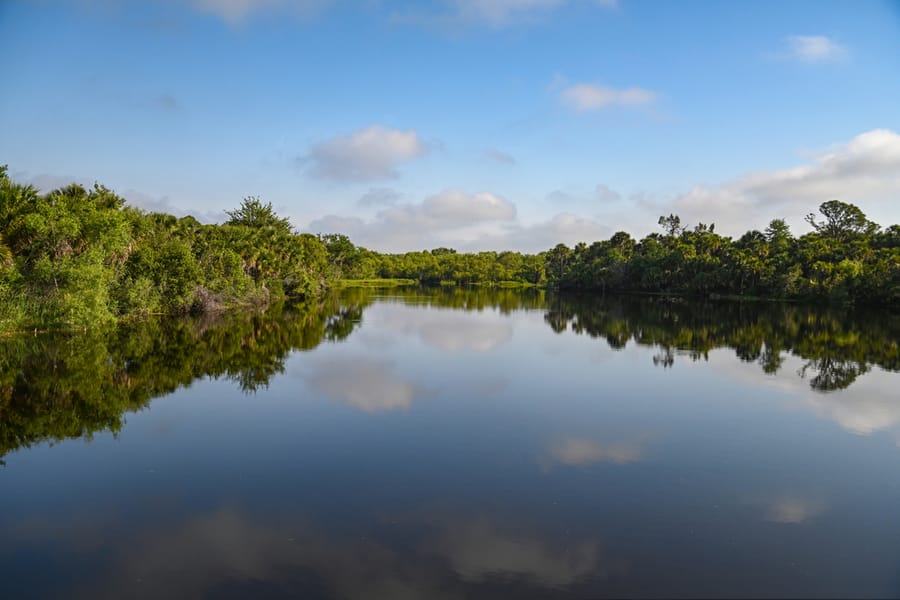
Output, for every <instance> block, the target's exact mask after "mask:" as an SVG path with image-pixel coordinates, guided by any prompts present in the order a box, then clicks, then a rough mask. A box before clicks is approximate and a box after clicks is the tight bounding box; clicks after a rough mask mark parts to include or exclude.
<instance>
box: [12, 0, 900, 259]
mask: <svg viewBox="0 0 900 600" xmlns="http://www.w3.org/2000/svg"><path fill="white" fill-rule="evenodd" d="M0 53H2V56H4V57H5V58H6V60H5V61H4V65H3V83H2V84H0V87H2V93H0V132H2V133H0V164H3V163H5V164H8V165H9V172H10V174H11V175H12V177H13V178H14V179H15V180H16V181H18V182H20V183H29V184H32V185H34V186H35V187H37V188H39V189H41V190H42V191H50V190H52V189H55V188H57V187H60V186H62V185H65V184H68V183H70V182H73V181H75V182H80V183H83V184H85V185H93V183H94V182H99V183H101V184H103V185H106V186H107V187H109V188H110V189H112V190H114V191H115V192H117V193H118V194H120V195H121V196H123V197H124V198H126V199H127V200H128V202H129V203H130V204H132V205H135V206H138V207H141V208H143V209H146V210H153V211H164V212H169V213H172V214H176V215H179V216H181V215H187V214H190V215H193V216H195V217H197V218H198V219H200V220H201V221H203V222H222V221H224V220H226V219H227V215H226V214H225V211H227V210H233V209H235V208H237V207H238V206H239V205H240V203H241V201H242V199H244V198H245V197H248V196H255V197H258V198H260V199H261V200H262V201H264V202H271V203H272V205H273V206H274V208H275V210H276V212H278V214H280V215H282V216H287V217H289V218H290V220H291V222H292V223H293V225H294V226H295V228H296V229H297V230H298V231H303V232H312V233H344V234H347V235H349V236H350V237H351V239H352V240H353V241H354V242H355V243H356V244H358V245H362V246H365V247H368V248H371V249H374V250H379V251H390V252H399V251H411V250H421V249H428V248H434V247H438V246H452V247H455V248H458V249H460V250H479V251H480V250H502V249H511V250H520V251H526V252H534V251H540V250H546V249H548V248H550V247H552V246H554V245H556V244H557V243H566V244H569V245H573V244H575V243H577V242H580V241H584V242H587V243H591V242H593V241H595V240H598V239H607V238H608V237H609V236H610V235H612V234H613V233H615V232H616V231H620V230H623V231H627V232H629V233H631V234H632V235H633V236H635V237H638V238H639V237H642V236H644V235H646V234H647V233H650V232H653V231H661V230H660V228H659V226H658V225H657V220H658V218H659V216H660V215H668V214H677V215H679V216H680V217H681V220H682V223H685V224H687V225H688V226H693V225H695V224H697V223H700V222H703V223H706V224H709V223H714V224H715V226H716V231H717V232H719V233H722V234H724V235H729V236H733V237H735V238H736V237H739V236H740V235H741V234H743V233H744V232H746V231H747V230H750V229H760V230H762V229H764V228H765V227H766V225H767V224H768V223H769V222H770V221H771V220H772V219H775V218H785V219H786V220H787V222H788V224H789V225H790V226H791V228H792V231H793V232H794V234H795V235H801V234H803V233H806V232H807V231H809V230H810V227H809V225H808V224H806V223H805V222H804V220H803V217H804V216H805V215H806V214H808V213H810V212H815V211H816V209H817V208H818V206H819V205H820V204H821V203H822V202H825V201H827V200H832V199H838V200H841V201H844V202H849V203H852V204H855V205H857V206H859V207H860V208H861V209H862V210H863V211H864V212H865V213H866V214H867V216H868V217H869V218H870V219H872V220H874V221H876V222H877V223H880V224H881V225H889V224H893V223H900V2H898V1H896V0H894V1H891V2H877V1H853V2H826V1H815V2H803V1H799V0H798V1H793V2H780V1H779V2H768V1H766V0H759V1H753V2H749V1H747V2H693V1H690V0H684V1H679V2H662V1H651V2H643V1H640V0H434V1H431V2H427V1H419V2H403V1H396V2H391V1H388V0H384V1H378V0H357V1H351V0H255V1H254V0H144V1H140V2H138V1H128V0H58V1H54V0H32V1H21V0H0Z"/></svg>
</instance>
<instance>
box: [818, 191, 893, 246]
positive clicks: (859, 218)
mask: <svg viewBox="0 0 900 600" xmlns="http://www.w3.org/2000/svg"><path fill="white" fill-rule="evenodd" d="M819 212H820V213H822V216H823V217H825V220H824V221H822V222H819V221H817V220H816V215H815V214H813V213H810V214H808V215H807V216H806V221H807V223H809V224H810V225H812V226H813V228H814V229H815V230H816V232H818V233H820V234H821V235H824V236H825V237H828V238H832V239H834V240H838V241H841V242H844V241H847V240H849V239H850V238H851V237H853V236H856V235H862V234H867V235H871V234H873V233H875V232H876V231H878V225H877V224H875V223H873V222H872V221H869V220H868V219H867V218H866V215H865V213H864V212H863V211H862V210H860V209H859V207H857V206H854V205H853V204H847V203H845V202H841V201H839V200H829V201H828V202H823V203H822V204H821V205H819Z"/></svg>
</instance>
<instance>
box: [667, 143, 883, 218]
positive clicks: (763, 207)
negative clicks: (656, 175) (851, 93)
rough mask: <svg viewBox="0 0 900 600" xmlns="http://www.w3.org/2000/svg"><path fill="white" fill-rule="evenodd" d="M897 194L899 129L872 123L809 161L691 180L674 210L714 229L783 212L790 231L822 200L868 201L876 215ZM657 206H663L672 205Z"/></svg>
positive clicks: (869, 211)
mask: <svg viewBox="0 0 900 600" xmlns="http://www.w3.org/2000/svg"><path fill="white" fill-rule="evenodd" d="M898 196H900V135H898V134H897V133H895V132H894V131H890V130H887V129H876V130H873V131H868V132H866V133H863V134H861V135H859V136H857V137H855V138H854V139H852V140H851V141H850V142H847V143H844V144H838V145H836V146H834V147H832V148H830V149H827V150H825V151H822V152H820V153H819V154H818V155H817V156H816V157H815V158H814V160H813V161H812V162H811V163H809V164H805V165H801V166H797V167H793V168H789V169H783V170H778V171H760V172H757V173H750V174H747V175H744V176H742V177H738V178H736V179H734V180H732V181H730V182H727V183H725V184H722V185H719V186H696V187H694V188H692V189H691V190H689V191H688V192H686V193H684V194H682V195H681V196H679V197H677V198H676V200H675V202H674V209H675V210H674V212H677V213H678V214H679V215H680V216H681V217H682V221H683V222H686V223H696V222H698V221H703V222H705V223H709V222H711V221H712V222H714V223H716V228H717V229H716V230H717V231H720V232H722V233H727V234H732V235H741V234H743V233H744V232H745V231H746V230H747V229H748V228H749V227H756V228H759V229H761V228H763V227H765V225H766V223H768V222H769V221H770V220H771V219H773V218H778V217H784V218H786V219H787V220H788V222H789V224H791V225H792V226H794V227H795V229H794V231H795V233H796V232H797V231H799V228H801V227H803V225H802V223H803V216H804V215H806V214H807V213H809V212H813V211H814V210H815V209H816V208H817V207H818V206H819V204H821V203H822V202H825V201H826V200H831V199H835V198H836V199H840V200H842V201H844V202H850V203H854V204H859V203H861V202H868V203H869V204H868V205H866V206H861V207H860V208H862V209H863V210H864V211H865V212H866V213H867V215H868V216H869V217H870V218H872V219H873V220H875V221H878V220H879V218H880V217H879V211H882V212H883V214H884V217H885V218H887V219H890V208H891V203H893V202H894V201H895V199H896V198H897V197H898ZM658 208H660V209H661V210H663V212H666V211H668V209H671V208H673V206H672V205H671V204H670V205H668V209H666V208H665V207H658ZM669 212H672V211H669ZM660 214H662V213H660Z"/></svg>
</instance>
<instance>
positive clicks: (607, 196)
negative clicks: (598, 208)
mask: <svg viewBox="0 0 900 600" xmlns="http://www.w3.org/2000/svg"><path fill="white" fill-rule="evenodd" d="M594 196H595V197H596V198H597V200H598V201H599V202H601V203H603V204H612V203H613V202H618V201H619V200H621V199H622V196H621V194H619V193H618V192H617V191H615V190H612V189H610V188H609V187H607V186H605V185H603V184H602V183H601V184H598V185H597V187H596V189H595V190H594Z"/></svg>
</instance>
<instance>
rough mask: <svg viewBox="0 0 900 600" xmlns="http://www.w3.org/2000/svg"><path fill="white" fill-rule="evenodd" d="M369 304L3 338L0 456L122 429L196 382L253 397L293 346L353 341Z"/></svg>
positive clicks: (320, 304) (322, 303) (334, 303)
mask: <svg viewBox="0 0 900 600" xmlns="http://www.w3.org/2000/svg"><path fill="white" fill-rule="evenodd" d="M0 294H2V289H0ZM368 301H370V299H368V298H360V297H358V296H357V297H351V298H347V299H345V300H343V301H339V300H338V299H337V298H334V297H326V298H322V299H321V300H319V301H314V302H307V303H303V304H297V305H293V306H287V307H286V306H284V305H283V304H275V305H272V306H271V307H270V308H269V309H268V310H266V311H264V312H256V311H254V312H247V311H242V312H231V313H229V314H227V315H220V316H218V317H212V318H210V317H208V316H207V317H194V318H190V317H183V318H178V319H162V320H153V319H150V320H145V321H140V322H133V323H128V324H123V325H120V326H118V327H104V328H97V329H94V330H92V331H91V332H88V333H87V334H80V333H79V334H76V335H70V334H59V333H57V334H52V335H40V336H30V335H29V336H10V337H6V338H0V422H2V423H3V427H2V428H0V458H2V457H3V456H4V455H5V454H7V453H9V452H11V451H13V450H15V449H17V448H22V447H28V446H30V445H32V444H36V443H40V442H51V443H52V442H56V441H60V440H63V439H66V438H75V437H90V436H91V435H92V434H93V433H95V432H98V431H107V430H108V431H113V432H116V431H119V430H120V429H121V427H122V425H123V420H124V415H125V413H127V412H129V411H136V410H140V409H142V408H143V407H145V406H147V404H148V403H149V402H150V400H152V399H153V398H155V397H157V396H160V395H163V394H167V393H170V392H172V391H174V390H176V389H178V388H180V387H185V386H189V385H190V384H191V383H192V382H193V381H195V380H196V379H198V378H202V377H214V378H223V379H227V380H231V381H233V382H235V384H237V385H238V386H240V388H241V389H242V390H244V391H246V392H248V393H251V392H253V391H255V390H257V389H259V388H260V387H264V386H266V385H268V382H269V380H270V379H271V378H272V376H274V375H275V374H277V373H281V372H282V371H283V370H284V361H285V359H286V357H287V356H288V354H289V353H290V352H291V351H292V350H297V349H299V350H308V349H311V348H314V347H315V346H317V345H318V344H319V343H321V342H322V341H323V340H326V339H328V340H340V339H343V338H344V337H346V336H348V335H350V333H351V332H352V330H353V328H354V326H355V324H356V323H358V322H359V320H360V315H361V311H362V304H361V302H368Z"/></svg>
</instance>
